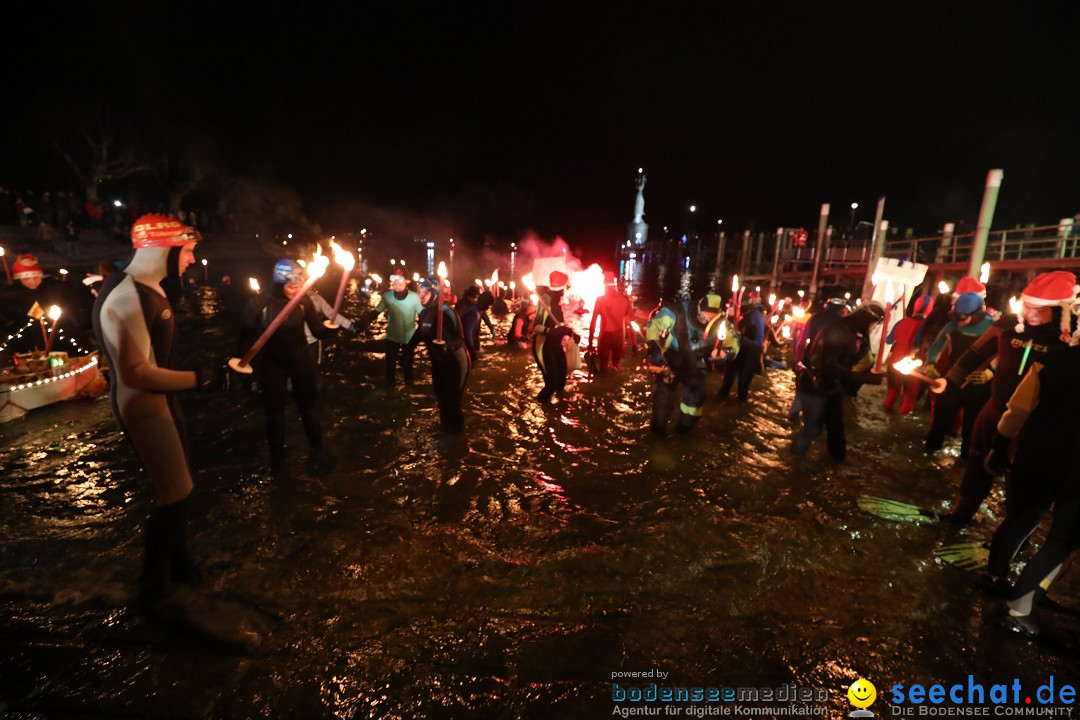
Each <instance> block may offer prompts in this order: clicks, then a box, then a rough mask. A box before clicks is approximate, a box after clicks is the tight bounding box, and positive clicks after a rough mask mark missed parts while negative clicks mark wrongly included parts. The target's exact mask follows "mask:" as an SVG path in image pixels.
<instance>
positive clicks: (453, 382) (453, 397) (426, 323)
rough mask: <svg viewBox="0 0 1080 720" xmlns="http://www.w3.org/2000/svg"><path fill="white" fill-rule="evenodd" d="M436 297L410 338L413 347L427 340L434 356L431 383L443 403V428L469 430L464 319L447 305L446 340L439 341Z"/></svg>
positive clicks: (443, 329) (467, 353)
mask: <svg viewBox="0 0 1080 720" xmlns="http://www.w3.org/2000/svg"><path fill="white" fill-rule="evenodd" d="M435 302H436V301H435V300H434V299H433V300H432V301H431V302H430V303H429V304H428V305H425V306H424V309H423V311H422V312H421V313H420V323H419V325H417V327H416V332H414V333H413V336H412V339H411V340H409V345H408V347H409V350H410V352H411V351H414V350H415V349H416V346H417V345H418V344H419V343H421V342H423V343H424V346H425V347H426V348H427V352H428V357H429V358H431V384H432V388H433V389H434V391H435V399H436V400H437V401H438V403H439V420H440V421H441V422H442V427H443V428H444V429H445V430H449V431H451V432H461V431H463V430H464V429H465V414H464V412H463V411H462V409H461V401H462V400H463V399H464V397H465V385H466V383H468V381H469V370H470V369H471V367H472V366H471V364H470V362H469V351H468V349H467V348H466V347H465V336H464V333H463V332H462V328H461V318H459V317H458V314H457V313H456V312H454V309H453V308H452V307H450V305H447V304H445V303H444V304H443V326H442V340H443V341H444V342H442V343H436V342H435V338H436V333H437V332H438V320H439V315H438V310H437V308H436V305H435Z"/></svg>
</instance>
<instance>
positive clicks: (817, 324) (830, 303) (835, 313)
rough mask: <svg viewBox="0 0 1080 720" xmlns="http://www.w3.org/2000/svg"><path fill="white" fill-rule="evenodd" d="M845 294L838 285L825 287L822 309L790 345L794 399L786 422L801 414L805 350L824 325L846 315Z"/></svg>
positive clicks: (808, 321) (811, 317)
mask: <svg viewBox="0 0 1080 720" xmlns="http://www.w3.org/2000/svg"><path fill="white" fill-rule="evenodd" d="M845 292H846V291H845V290H844V288H842V287H840V286H838V285H830V286H826V287H825V288H824V289H823V292H822V296H823V297H824V299H825V305H824V307H822V308H821V309H820V310H818V311H817V312H815V313H814V314H813V315H811V316H810V319H809V320H807V321H806V323H804V324H803V326H802V329H801V330H800V331H799V333H798V336H797V337H795V338H794V340H793V342H792V344H791V369H792V372H793V373H795V397H794V398H793V399H792V401H791V408H790V409H789V410H788V420H790V421H792V422H794V421H795V420H796V419H797V418H798V417H799V415H800V414H801V413H802V398H801V397H800V395H799V376H800V375H802V373H803V370H804V368H805V366H804V365H803V357H804V356H805V355H806V349H807V348H808V347H809V346H810V341H811V340H813V339H814V338H815V337H817V334H818V333H819V332H821V331H822V329H824V328H825V326H826V325H832V324H833V323H834V322H836V321H837V320H839V319H840V318H842V317H844V316H845V315H847V314H848V304H847V298H845V297H844V294H845Z"/></svg>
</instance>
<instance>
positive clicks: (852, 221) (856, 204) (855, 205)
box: [849, 202, 859, 230]
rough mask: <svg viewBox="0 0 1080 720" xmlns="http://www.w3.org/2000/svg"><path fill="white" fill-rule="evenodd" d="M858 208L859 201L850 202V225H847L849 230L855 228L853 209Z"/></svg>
mask: <svg viewBox="0 0 1080 720" xmlns="http://www.w3.org/2000/svg"><path fill="white" fill-rule="evenodd" d="M858 209H859V203H857V202H853V203H851V225H850V226H849V229H851V230H854V229H855V211H856V210H858Z"/></svg>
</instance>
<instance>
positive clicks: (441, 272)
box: [436, 262, 446, 280]
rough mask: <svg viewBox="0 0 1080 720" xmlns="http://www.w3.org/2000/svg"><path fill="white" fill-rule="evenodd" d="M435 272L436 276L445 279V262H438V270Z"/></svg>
mask: <svg viewBox="0 0 1080 720" xmlns="http://www.w3.org/2000/svg"><path fill="white" fill-rule="evenodd" d="M436 274H437V275H438V276H439V277H440V278H442V279H443V280H445V279H446V263H444V262H440V263H439V272H438V273H436Z"/></svg>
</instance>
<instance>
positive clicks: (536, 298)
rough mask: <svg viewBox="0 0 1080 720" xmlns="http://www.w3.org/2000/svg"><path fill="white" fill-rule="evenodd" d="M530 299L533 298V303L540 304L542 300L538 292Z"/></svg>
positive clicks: (530, 297)
mask: <svg viewBox="0 0 1080 720" xmlns="http://www.w3.org/2000/svg"><path fill="white" fill-rule="evenodd" d="M529 299H530V300H532V304H533V305H536V304H538V303H539V302H540V296H539V295H537V294H536V293H533V294H532V295H530V296H529Z"/></svg>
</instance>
